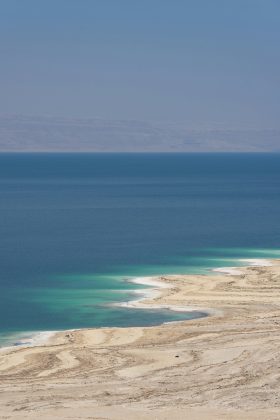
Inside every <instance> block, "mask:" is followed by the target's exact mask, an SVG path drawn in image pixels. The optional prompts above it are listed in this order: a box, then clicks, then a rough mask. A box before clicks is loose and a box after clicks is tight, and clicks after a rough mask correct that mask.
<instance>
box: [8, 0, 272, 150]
mask: <svg viewBox="0 0 280 420" xmlns="http://www.w3.org/2000/svg"><path fill="white" fill-rule="evenodd" d="M0 5H1V13H0V48H1V68H0V91H1V95H0V150H2V151H32V150H34V151H45V150H47V151H48V150H50V151H52V150H53V151H63V150H66V151H279V150H280V140H279V133H280V131H279V129H280V124H279V117H278V114H279V93H280V89H279V74H280V69H279V67H280V53H279V43H280V32H279V25H280V3H279V2H278V1H277V0H266V1H264V0H235V1H224V0H212V1H211V2H210V1H208V0H175V1H172V2H171V1H166V0H141V1H131V0H118V1H115V0H102V1H98V0H83V1H77V0H60V1H56V0H48V1H40V0H39V1H38V0H25V1H22V0H0Z"/></svg>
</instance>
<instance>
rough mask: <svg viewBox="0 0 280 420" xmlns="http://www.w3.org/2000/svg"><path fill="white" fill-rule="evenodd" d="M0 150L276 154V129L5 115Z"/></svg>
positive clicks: (279, 142)
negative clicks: (200, 126)
mask: <svg viewBox="0 0 280 420" xmlns="http://www.w3.org/2000/svg"><path fill="white" fill-rule="evenodd" d="M0 151H3V152H4V151H15V152H16V151H18V152H21V151H23V152H28V151H30V152H31V151H38V152H39V151H40V152H43V151H49V152H51V151H54V152H59V151H64V152H71V151H80V152H82V151H91V152H280V130H279V129H261V130H259V129H258V130H257V129H256V130H255V129H244V128H238V129H234V128H230V129H227V128H224V127H219V126H218V127H214V128H213V127H212V128H205V127H203V128H189V127H188V126H187V125H186V126H185V125H184V124H181V123H180V124H175V123H173V124H171V123H151V122H143V121H125V120H105V119H100V118H92V119H79V118H57V117H48V116H42V117H34V116H22V115H8V116H0Z"/></svg>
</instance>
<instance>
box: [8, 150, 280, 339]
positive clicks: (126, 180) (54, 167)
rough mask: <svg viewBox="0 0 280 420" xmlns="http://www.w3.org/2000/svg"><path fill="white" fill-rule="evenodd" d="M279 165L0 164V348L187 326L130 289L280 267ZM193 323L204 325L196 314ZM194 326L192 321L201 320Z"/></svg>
mask: <svg viewBox="0 0 280 420" xmlns="http://www.w3.org/2000/svg"><path fill="white" fill-rule="evenodd" d="M279 161H280V158H279V155H36V154H34V155H0V193H1V200H0V214H1V218H0V257H1V264H0V345H6V344H10V343H15V342H16V341H17V340H18V339H19V338H20V337H26V336H30V334H31V333H33V332H36V331H46V330H61V329H67V328H82V327H90V326H93V327H102V326H128V325H152V324H158V323H162V322H167V321H172V320H179V319H183V318H186V317H191V316H192V314H187V315H186V314H183V313H178V312H171V311H159V310H151V311H147V310H145V311H144V310H140V309H139V310H136V309H127V308H119V307H116V306H113V305H112V303H113V304H114V303H115V302H124V301H127V300H131V299H136V298H139V295H135V294H134V293H133V290H134V289H141V288H146V286H141V285H135V284H132V283H130V282H129V280H130V279H131V278H133V277H141V276H151V275H162V274H174V273H181V274H188V273H203V274H205V273H209V272H211V271H210V270H211V269H212V268H216V267H220V266H232V265H234V266H236V265H239V264H240V265H242V264H244V263H242V262H240V261H239V259H241V258H272V257H278V256H279V252H278V249H279V240H280V227H279V222H278V218H279V214H280V198H279V197H280V195H279V186H280V169H279V168H280V165H279V163H280V162H279ZM196 315H197V314H196ZM196 315H195V316H196Z"/></svg>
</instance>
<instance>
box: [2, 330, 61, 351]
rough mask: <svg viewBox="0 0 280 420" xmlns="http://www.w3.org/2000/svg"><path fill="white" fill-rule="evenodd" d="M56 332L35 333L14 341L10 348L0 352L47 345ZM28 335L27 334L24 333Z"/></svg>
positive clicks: (3, 348) (7, 347)
mask: <svg viewBox="0 0 280 420" xmlns="http://www.w3.org/2000/svg"><path fill="white" fill-rule="evenodd" d="M57 332H58V331H40V332H36V333H30V336H29V337H28V336H26V337H22V338H19V339H15V344H13V345H10V346H5V347H1V348H0V351H1V352H2V351H6V350H11V349H13V350H14V349H17V348H24V347H36V346H42V345H44V344H47V343H48V341H49V339H50V338H51V337H52V336H54V335H55V334H56V333H57ZM26 334H28V333H26Z"/></svg>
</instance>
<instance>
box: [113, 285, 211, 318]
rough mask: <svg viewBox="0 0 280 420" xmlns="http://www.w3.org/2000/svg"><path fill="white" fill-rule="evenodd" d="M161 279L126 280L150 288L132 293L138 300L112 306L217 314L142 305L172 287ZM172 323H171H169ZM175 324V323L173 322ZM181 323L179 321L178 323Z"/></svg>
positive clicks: (196, 309) (207, 311)
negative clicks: (138, 296)
mask: <svg viewBox="0 0 280 420" xmlns="http://www.w3.org/2000/svg"><path fill="white" fill-rule="evenodd" d="M160 279H161V277H135V278H132V279H130V280H128V281H129V282H130V283H135V284H143V285H146V286H151V288H150V289H136V290H134V291H133V293H134V294H140V295H142V296H141V297H140V298H139V299H134V300H130V301H128V302H117V303H114V304H113V305H114V306H118V307H122V308H132V309H165V310H170V311H175V312H192V313H193V312H201V313H205V314H207V315H210V314H211V315H214V313H215V314H217V311H216V310H215V311H214V310H212V309H207V308H198V307H191V306H178V305H161V304H151V305H147V304H144V303H142V302H143V301H145V300H147V299H154V298H155V297H158V296H160V295H161V289H169V288H171V287H172V286H171V285H170V284H168V283H165V282H164V281H161V280H160ZM170 322H173V321H170ZM174 322H177V321H174ZM178 322H181V321H178Z"/></svg>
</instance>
